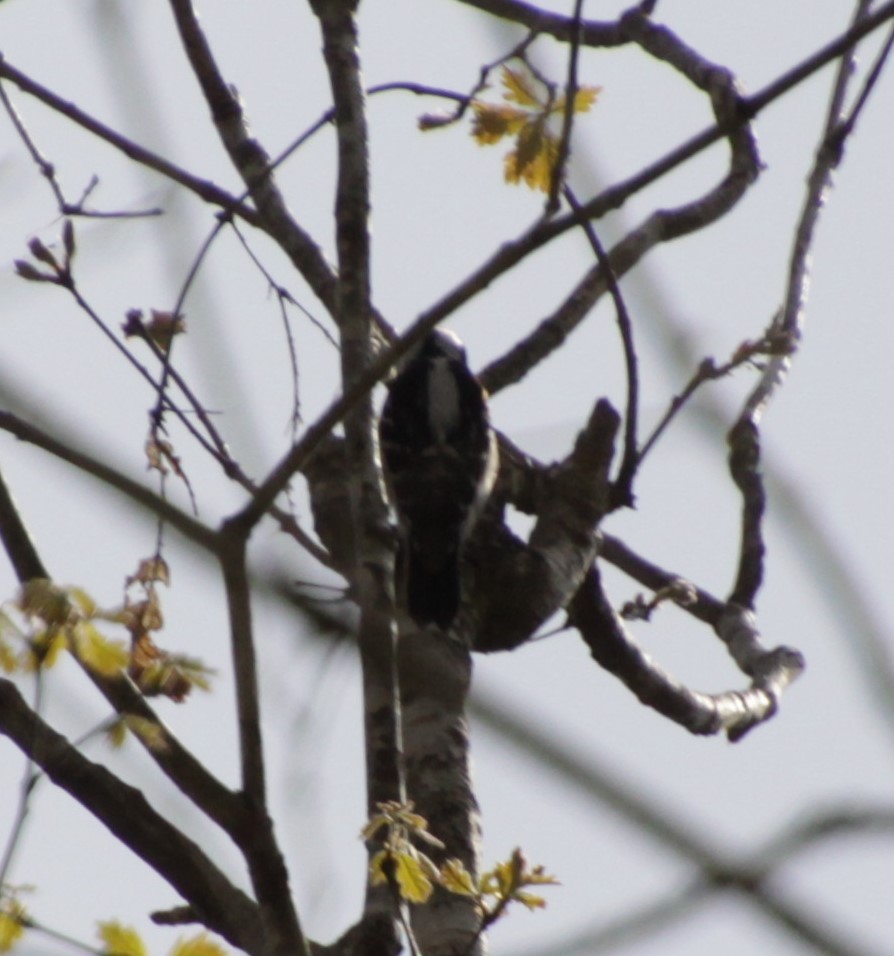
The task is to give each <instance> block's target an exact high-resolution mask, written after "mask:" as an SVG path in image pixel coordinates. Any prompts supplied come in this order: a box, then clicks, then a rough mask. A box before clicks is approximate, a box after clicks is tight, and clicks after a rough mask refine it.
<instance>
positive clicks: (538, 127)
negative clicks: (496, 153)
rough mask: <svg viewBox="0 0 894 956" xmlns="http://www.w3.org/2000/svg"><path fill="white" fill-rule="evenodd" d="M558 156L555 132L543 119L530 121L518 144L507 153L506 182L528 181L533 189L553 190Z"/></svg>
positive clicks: (528, 184) (519, 137)
mask: <svg viewBox="0 0 894 956" xmlns="http://www.w3.org/2000/svg"><path fill="white" fill-rule="evenodd" d="M558 156H559V144H558V141H557V140H556V138H555V136H553V135H552V133H550V132H549V131H548V130H547V129H546V128H545V127H544V125H543V124H542V123H528V124H527V125H526V126H525V127H524V129H523V130H522V131H521V132H520V133H519V135H518V138H517V139H516V148H515V149H513V150H511V151H510V152H509V153H507V154H506V161H505V164H504V169H503V173H504V176H505V179H506V182H508V183H517V182H524V183H525V184H526V185H527V186H529V187H530V188H531V189H539V190H541V191H542V192H549V190H550V187H551V185H552V175H553V169H554V167H555V164H556V160H557V159H558Z"/></svg>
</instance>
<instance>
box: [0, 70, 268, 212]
mask: <svg viewBox="0 0 894 956" xmlns="http://www.w3.org/2000/svg"><path fill="white" fill-rule="evenodd" d="M0 79H6V80H9V81H10V82H11V83H14V84H15V85H16V86H17V87H18V88H19V89H20V90H22V92H24V93H28V94H29V95H30V96H33V97H34V98H35V99H38V100H40V101H41V102H42V103H44V104H45V105H46V106H49V107H50V109H52V110H55V111H56V112H57V113H60V114H61V115H62V116H65V117H67V118H68V119H70V120H71V121H72V122H74V123H76V124H77V125H78V126H80V127H82V128H83V129H86V130H87V131H88V132H89V133H92V134H93V135H94V136H96V137H98V138H99V139H101V140H103V141H105V142H107V143H108V144H109V145H110V146H114V147H115V149H117V150H118V151H119V152H122V153H124V155H125V156H127V157H128V158H129V159H132V160H134V162H137V163H139V164H140V165H141V166H145V167H146V168H147V169H153V170H155V172H157V173H161V175H162V176H165V177H166V178H167V179H170V180H171V181H172V182H175V183H178V184H179V185H180V186H183V187H184V188H185V189H188V190H189V191H190V192H191V193H194V194H195V195H196V196H198V197H199V198H200V199H204V200H205V202H208V203H211V204H212V205H215V206H220V207H221V208H222V209H225V210H227V211H228V212H232V213H235V214H236V215H238V216H239V217H240V218H241V219H244V220H245V221H246V222H248V223H251V224H252V225H254V226H258V225H260V219H259V216H258V214H257V212H256V211H255V210H254V209H252V208H251V207H249V206H246V205H245V203H244V202H242V201H241V200H240V199H239V198H238V197H237V196H233V195H231V194H230V193H228V192H227V191H226V190H224V189H221V188H220V186H217V185H215V184H214V183H212V182H210V181H208V180H206V179H200V178H199V177H198V176H193V175H192V174H191V173H188V172H187V171H186V170H184V169H181V168H180V167H179V166H176V165H175V164H174V163H172V162H170V161H169V160H167V159H165V158H164V157H162V156H159V155H158V154H157V153H153V152H152V151H151V150H148V149H146V148H145V147H143V146H140V145H138V144H137V143H135V142H133V140H131V139H129V138H128V137H126V136H123V135H122V134H121V133H119V132H117V131H116V130H114V129H112V128H111V127H110V126H106V125H105V124H104V123H101V122H100V121H99V120H97V119H94V118H93V117H92V116H90V114H89V113H85V112H84V111H83V110H82V109H80V108H79V107H77V106H75V104H74V103H71V102H69V101H67V100H64V99H63V98H62V97H61V96H58V95H57V94H56V93H53V92H52V91H51V90H49V89H47V88H46V87H45V86H42V85H41V84H40V83H37V82H35V81H34V80H32V79H31V78H30V77H29V76H27V75H26V74H25V73H22V72H21V70H18V69H16V68H15V67H14V66H13V65H12V64H11V63H10V62H9V61H8V60H6V59H5V58H4V57H3V55H2V54H0Z"/></svg>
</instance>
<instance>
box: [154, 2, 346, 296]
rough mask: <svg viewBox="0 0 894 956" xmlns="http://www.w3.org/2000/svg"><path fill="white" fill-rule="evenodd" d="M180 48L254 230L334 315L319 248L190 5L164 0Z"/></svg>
mask: <svg viewBox="0 0 894 956" xmlns="http://www.w3.org/2000/svg"><path fill="white" fill-rule="evenodd" d="M170 4H171V10H172V12H173V14H174V21H175V23H176V25H177V30H178V31H179V33H180V39H181V41H182V43H183V48H184V51H185V53H186V56H187V59H188V60H189V63H190V66H191V67H192V70H193V73H194V74H195V77H196V79H197V80H198V83H199V86H200V87H201V89H202V93H203V94H204V96H205V100H206V102H207V103H208V106H209V108H210V110H211V116H212V119H213V120H214V124H215V126H216V127H217V131H218V134H219V136H220V140H221V143H223V146H224V148H225V149H226V151H227V153H228V154H229V157H230V160H231V162H232V163H233V166H234V167H235V169H236V171H237V172H238V173H239V175H240V176H241V177H242V181H243V182H244V183H245V187H246V189H247V190H248V194H249V195H250V196H251V199H252V201H253V202H254V204H255V207H256V208H257V210H258V221H257V222H256V223H255V224H256V225H259V226H260V227H261V228H262V229H264V231H265V232H266V233H267V234H268V235H269V236H270V237H271V238H272V239H274V240H275V241H276V242H277V243H278V245H279V246H280V248H282V250H283V251H284V252H285V253H286V255H288V256H289V258H290V259H291V260H292V263H293V264H294V266H295V268H296V269H297V270H298V271H299V272H300V273H301V275H302V276H303V277H304V279H305V281H306V282H307V284H308V285H309V286H310V288H311V289H312V290H313V292H314V294H315V295H316V296H317V298H318V299H319V300H320V301H321V302H322V303H323V304H324V305H325V306H326V308H327V309H329V311H330V312H331V313H332V314H333V315H335V314H336V311H335V297H336V279H335V275H334V273H333V270H332V267H331V266H330V265H329V263H327V262H326V260H325V258H324V256H323V253H322V252H321V250H320V248H319V246H318V245H317V244H316V243H315V242H314V241H313V239H311V237H310V236H309V235H308V234H307V233H306V232H304V230H303V229H301V227H300V226H299V225H298V224H297V222H295V219H294V218H293V216H292V214H291V213H290V212H289V210H288V208H287V206H286V203H285V200H284V199H283V196H282V194H281V192H280V191H279V187H278V186H277V185H276V181H275V178H274V176H273V163H272V162H271V159H270V156H269V155H268V154H267V152H266V151H265V149H264V148H263V146H262V145H261V144H260V143H259V142H258V141H257V140H256V139H254V138H253V137H252V136H251V135H250V133H249V131H248V124H247V121H246V118H245V115H244V111H243V109H242V105H241V103H240V102H239V99H238V96H237V95H236V94H235V92H234V91H233V87H232V86H231V85H230V84H228V83H227V82H226V80H225V79H224V77H223V75H222V74H221V72H220V69H219V67H218V65H217V62H216V60H215V58H214V54H213V52H212V50H211V47H210V46H209V45H208V41H207V40H206V38H205V34H204V32H203V31H202V28H201V25H200V24H199V20H198V17H197V16H196V13H195V10H194V9H193V6H192V3H191V2H190V0H170Z"/></svg>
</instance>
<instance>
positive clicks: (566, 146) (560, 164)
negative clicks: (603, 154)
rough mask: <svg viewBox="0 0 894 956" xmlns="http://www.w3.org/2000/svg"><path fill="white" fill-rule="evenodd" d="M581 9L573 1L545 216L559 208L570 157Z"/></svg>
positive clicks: (579, 2) (580, 1) (580, 3)
mask: <svg viewBox="0 0 894 956" xmlns="http://www.w3.org/2000/svg"><path fill="white" fill-rule="evenodd" d="M583 8H584V0H575V2H574V13H573V14H572V19H573V21H574V30H573V32H572V34H571V41H570V43H569V49H568V76H567V79H566V80H565V108H564V110H563V111H562V131H561V133H560V135H559V149H558V152H557V154H556V162H555V164H554V166H553V170H552V181H551V182H550V187H549V197H548V199H547V203H546V213H547V215H552V213H554V212H555V211H556V210H557V209H558V208H559V195H560V193H561V192H562V187H563V186H564V185H565V176H566V172H567V168H568V159H569V157H570V155H571V132H572V129H573V127H574V110H575V105H576V103H575V101H576V100H577V90H578V81H577V64H578V59H579V54H580V41H581V15H582V13H583ZM572 208H573V207H572Z"/></svg>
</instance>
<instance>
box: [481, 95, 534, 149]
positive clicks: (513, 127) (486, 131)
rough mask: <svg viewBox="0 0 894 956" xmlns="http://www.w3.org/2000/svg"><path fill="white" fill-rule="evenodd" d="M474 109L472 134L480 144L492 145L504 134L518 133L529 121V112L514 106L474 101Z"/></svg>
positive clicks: (512, 134) (513, 134)
mask: <svg viewBox="0 0 894 956" xmlns="http://www.w3.org/2000/svg"><path fill="white" fill-rule="evenodd" d="M472 110H473V112H474V113H475V119H474V120H473V121H472V136H474V137H475V139H476V140H477V141H478V144H479V146H492V145H493V144H494V143H499V142H500V140H501V139H502V138H503V137H504V136H515V135H517V134H518V133H519V132H520V131H521V129H522V128H523V127H524V125H525V124H526V123H527V122H528V116H529V114H528V113H526V112H525V111H524V110H519V109H516V108H515V107H512V106H495V105H493V104H492V103H481V102H477V101H476V102H474V103H473V104H472Z"/></svg>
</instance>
